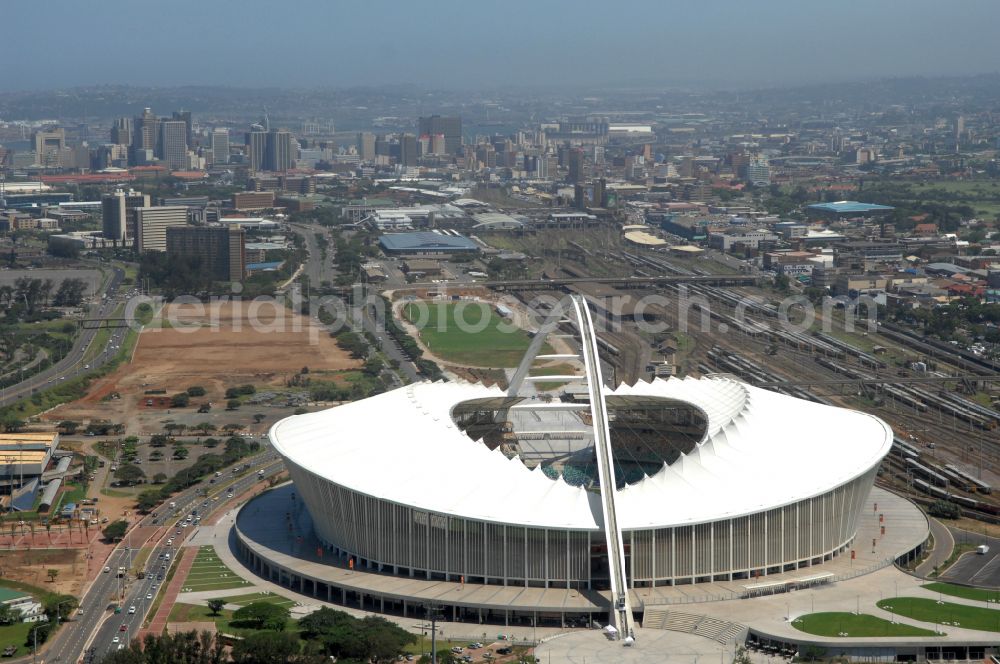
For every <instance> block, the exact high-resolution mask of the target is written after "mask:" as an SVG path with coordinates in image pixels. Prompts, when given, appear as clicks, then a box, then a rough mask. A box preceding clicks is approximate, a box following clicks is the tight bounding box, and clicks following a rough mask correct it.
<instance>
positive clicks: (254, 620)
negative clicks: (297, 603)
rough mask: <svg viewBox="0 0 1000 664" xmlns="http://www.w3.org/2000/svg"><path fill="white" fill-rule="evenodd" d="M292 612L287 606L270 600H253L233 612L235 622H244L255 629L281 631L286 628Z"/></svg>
mask: <svg viewBox="0 0 1000 664" xmlns="http://www.w3.org/2000/svg"><path fill="white" fill-rule="evenodd" d="M290 616H291V613H290V612H289V611H288V609H287V608H285V607H283V606H278V605H277V604H272V603H270V602H252V603H250V604H247V605H246V606H244V607H242V608H240V609H237V610H236V611H234V612H233V620H232V622H234V623H242V624H243V625H245V626H246V627H251V628H253V629H268V630H272V631H276V632H280V631H281V630H283V629H285V624H286V623H287V622H288V619H289V617H290Z"/></svg>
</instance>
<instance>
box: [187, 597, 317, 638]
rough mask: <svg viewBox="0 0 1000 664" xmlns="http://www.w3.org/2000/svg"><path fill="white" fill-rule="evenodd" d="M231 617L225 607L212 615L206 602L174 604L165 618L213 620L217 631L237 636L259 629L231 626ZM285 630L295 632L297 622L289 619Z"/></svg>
mask: <svg viewBox="0 0 1000 664" xmlns="http://www.w3.org/2000/svg"><path fill="white" fill-rule="evenodd" d="M232 619H233V612H232V611H229V610H227V609H223V610H222V611H220V612H219V615H217V616H213V615H212V612H211V611H209V609H208V603H207V602H206V603H205V604H174V607H173V608H172V609H171V610H170V615H169V616H168V617H167V620H168V621H170V622H182V623H183V622H214V623H215V628H216V629H217V630H218V631H220V632H223V633H225V634H236V635H238V636H246V635H249V634H255V633H257V632H258V631H259V630H254V629H242V628H238V627H233V626H232V624H231V622H230V621H231V620H232ZM285 631H286V632H297V631H298V622H297V621H295V620H289V621H288V623H287V624H286V625H285Z"/></svg>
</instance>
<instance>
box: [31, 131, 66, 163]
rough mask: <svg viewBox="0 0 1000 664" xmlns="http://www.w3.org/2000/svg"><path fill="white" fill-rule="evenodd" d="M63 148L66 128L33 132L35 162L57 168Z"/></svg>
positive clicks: (64, 146) (64, 147)
mask: <svg viewBox="0 0 1000 664" xmlns="http://www.w3.org/2000/svg"><path fill="white" fill-rule="evenodd" d="M65 149H66V130H65V129H63V128H62V127H58V128H55V129H50V130H48V131H36V132H35V163H37V164H39V165H41V166H45V167H47V168H58V167H59V166H60V165H62V154H63V150H65Z"/></svg>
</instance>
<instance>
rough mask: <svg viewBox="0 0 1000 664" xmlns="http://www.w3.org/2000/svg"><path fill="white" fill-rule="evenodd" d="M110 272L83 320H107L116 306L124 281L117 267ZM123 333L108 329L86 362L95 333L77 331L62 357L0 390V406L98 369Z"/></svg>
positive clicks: (123, 273) (94, 331) (118, 330)
mask: <svg viewBox="0 0 1000 664" xmlns="http://www.w3.org/2000/svg"><path fill="white" fill-rule="evenodd" d="M111 270H112V272H111V276H109V277H108V278H107V279H106V281H105V283H104V286H103V288H102V289H100V290H99V291H98V292H97V293H96V294H95V295H94V302H93V303H91V305H90V306H89V307H88V308H87V313H86V317H87V318H109V317H110V316H111V314H112V313H114V310H115V308H116V307H117V306H118V305H119V304H120V302H118V301H117V300H116V295H117V294H118V289H119V287H120V286H121V283H122V280H123V279H124V278H125V272H124V270H122V269H121V268H118V267H112V268H111ZM126 331H127V328H116V329H114V330H112V334H111V339H110V340H109V342H108V346H107V347H106V348H101V349H99V351H98V352H96V353H92V354H91V357H90V359H88V360H86V361H85V360H84V358H86V357H87V355H88V352H89V351H90V350H91V345H92V344H93V342H94V339H95V338H96V337H97V333H98V330H97V329H94V328H83V329H81V330H80V333H79V334H78V335H77V337H76V340H75V341H74V342H73V348H72V349H70V351H69V353H67V354H66V356H65V357H63V358H62V359H61V360H59V361H58V362H56V363H55V364H53V365H52V366H51V367H49V368H48V369H45V370H44V371H41V372H39V373H37V374H35V375H33V376H31V377H30V378H27V379H25V380H23V381H21V382H20V383H17V384H16V385H12V386H10V387H7V388H4V389H3V390H0V406H7V405H9V404H12V403H14V402H15V401H18V400H19V399H22V398H24V397H26V396H30V395H31V394H33V393H34V392H36V391H38V390H43V389H45V388H46V387H52V386H53V385H54V384H55V383H57V382H58V381H60V380H65V379H67V378H70V377H73V376H75V375H78V374H80V373H81V372H84V371H86V370H87V369H86V368H85V367H86V365H88V364H89V365H90V366H91V367H96V366H100V365H101V364H103V363H104V362H106V361H108V359H110V358H111V357H113V356H114V353H112V352H108V348H109V347H111V346H119V347H120V346H121V343H122V341H124V339H125V333H126Z"/></svg>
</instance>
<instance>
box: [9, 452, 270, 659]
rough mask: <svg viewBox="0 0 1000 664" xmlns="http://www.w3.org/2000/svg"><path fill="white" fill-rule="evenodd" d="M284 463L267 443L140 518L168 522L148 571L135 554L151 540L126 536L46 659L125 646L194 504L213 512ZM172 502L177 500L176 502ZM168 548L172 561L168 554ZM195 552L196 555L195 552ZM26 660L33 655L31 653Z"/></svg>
mask: <svg viewBox="0 0 1000 664" xmlns="http://www.w3.org/2000/svg"><path fill="white" fill-rule="evenodd" d="M247 464H249V468H248V469H247V470H246V471H245V472H241V473H240V474H239V475H234V473H233V469H238V468H242V467H243V466H244V465H247ZM282 468H283V463H282V462H281V461H280V460H278V459H276V455H275V454H274V453H273V452H271V451H270V449H269V448H265V451H264V452H262V453H260V454H257V455H255V456H253V457H250V458H247V459H244V460H242V461H240V462H239V463H237V464H234V465H233V466H230V467H228V468H225V469H223V470H222V471H220V472H221V473H222V476H221V477H220V478H218V479H216V478H209V477H206V478H204V480H202V481H201V482H199V483H198V484H196V485H194V486H192V487H190V488H188V489H185V490H184V491H183V492H181V493H179V494H177V495H175V496H173V497H171V498H170V499H169V500H168V501H166V502H165V503H164V504H162V505H160V506H159V507H158V508H157V509H155V510H153V512H152V513H151V514H149V515H147V516H145V517H144V518H142V519H141V520H140V521H139V522H138V523H136V524H134V525H133V526H132V528H130V531H134V530H135V529H136V528H138V527H141V526H153V527H157V526H164V528H162V529H161V530H159V531H157V533H156V535H154V537H155V538H157V539H155V540H152V541H151V542H150V544H151V546H152V550H151V552H150V554H149V557H148V558H147V559H146V561H145V563H144V565H143V569H142V570H141V571H143V572H144V573H145V574H144V576H145V578H143V579H139V578H136V576H137V575H136V576H133V574H136V573H137V572H138V571H140V570H133V569H132V566H133V560H134V559H135V556H137V555H138V554H139V552H140V550H141V549H142V547H143V545H144V544H145V542H139V541H136V540H135V539H134V538H131V537H129V536H126V538H125V540H124V541H123V542H122V543H121V544H120V545H119V546H118V547H117V548H116V549H115V550H114V552H113V553H112V554H111V555H110V556H109V557H108V560H107V562H106V563H105V564H106V565H107V568H108V571H107V572H103V573H101V574H98V576H97V578H96V579H95V580H94V582H93V583H92V584H91V586H90V587H89V588H88V589H87V591H86V592H85V594H84V596H83V598H82V600H81V601H80V609H81V610H82V613H81V614H80V615H78V616H76V617H75V619H74V620H72V621H71V622H70V623H68V624H67V625H64V626H63V628H62V629H61V630H60V631H59V632H58V633H57V634H56V636H55V637H54V639H53V641H52V643H51V644H50V645H49V647H48V648H47V650H46V656H45V659H46V661H48V662H76V661H78V660H79V661H89V659H90V657H89V655H90V654H93V655H94V656H95V658H96V659H95V661H96V660H99V659H100V657H102V656H103V655H104V654H106V653H108V652H111V651H113V650H116V649H117V648H118V647H119V646H121V647H125V645H126V644H127V643H128V642H129V640H130V639H132V638H134V637H135V636H136V635H137V634H138V632H139V630H140V629H141V627H142V625H143V622H144V620H145V618H146V614H147V613H148V611H149V609H150V607H151V606H152V604H153V601H154V599H155V598H156V595H157V593H158V592H159V591H160V590H161V586H162V584H163V583H164V581H165V579H166V576H167V572H168V571H169V569H170V565H171V564H173V562H174V561H175V560H176V556H175V553H176V551H177V550H178V548H179V547H180V545H181V542H182V541H183V540H184V539H185V537H186V536H187V535H188V534H189V533H191V532H193V531H194V530H196V528H197V526H187V527H183V528H178V527H177V526H176V524H177V523H178V522H183V521H184V519H185V518H186V516H187V515H189V514H190V513H191V512H192V510H197V511H198V516H201V517H207V516H209V515H211V514H212V513H213V512H215V511H216V510H218V509H219V508H220V507H222V506H223V505H226V503H227V502H228V498H227V494H228V493H230V492H231V493H232V494H233V495H234V496H239V495H240V494H241V493H243V492H245V491H246V490H247V489H249V488H250V487H252V486H253V485H254V484H256V483H257V482H259V481H260V476H259V475H258V473H259V471H261V470H263V471H264V475H263V476H264V477H265V478H266V477H271V476H272V475H274V474H276V473H278V472H280V471H281V470H282ZM213 480H214V482H213ZM216 498H218V500H216ZM170 502H173V503H175V505H176V506H175V507H174V508H170V507H169V503H170ZM206 502H207V504H205V503H206ZM177 530H180V531H181V535H179V536H178V535H176V531H177ZM168 539H173V543H172V546H167V540H168ZM168 553H169V554H170V559H169V561H168V560H167V558H166V555H167V554H168ZM189 555H193V552H192V553H191V554H189ZM119 567H124V568H125V569H126V570H127V572H126V577H125V578H119V577H118V574H117V572H118V568H119ZM115 606H120V607H121V613H115V612H114V608H115ZM131 607H135V611H134V613H130V611H131ZM116 637H117V641H116V640H115V639H116ZM81 658H82V659H81ZM23 661H25V662H27V661H30V660H29V659H27V658H25V659H24V660H23Z"/></svg>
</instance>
